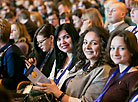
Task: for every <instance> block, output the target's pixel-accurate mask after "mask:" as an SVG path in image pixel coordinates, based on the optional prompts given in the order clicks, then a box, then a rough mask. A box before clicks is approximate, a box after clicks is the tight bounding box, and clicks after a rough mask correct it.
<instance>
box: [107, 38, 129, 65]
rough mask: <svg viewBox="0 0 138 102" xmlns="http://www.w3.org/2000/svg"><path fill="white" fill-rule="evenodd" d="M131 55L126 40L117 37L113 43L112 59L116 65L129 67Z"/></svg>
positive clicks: (111, 48) (111, 49)
mask: <svg viewBox="0 0 138 102" xmlns="http://www.w3.org/2000/svg"><path fill="white" fill-rule="evenodd" d="M131 55H132V54H131V53H130V52H129V51H128V49H127V46H126V44H125V42H124V38H123V37H120V36H116V37H114V38H113V39H112V41H111V46H110V57H111V59H112V60H113V62H114V63H115V64H124V65H129V62H130V58H131Z"/></svg>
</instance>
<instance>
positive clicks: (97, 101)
mask: <svg viewBox="0 0 138 102" xmlns="http://www.w3.org/2000/svg"><path fill="white" fill-rule="evenodd" d="M130 68H131V66H128V67H127V68H126V69H125V70H124V71H123V72H122V73H120V75H119V76H118V77H117V78H116V79H115V80H114V81H113V82H112V83H111V84H110V85H109V86H108V87H107V88H106V86H107V84H108V83H109V82H110V81H111V79H112V78H113V77H115V76H116V74H117V73H118V72H119V67H118V68H117V69H116V70H115V71H114V72H113V74H112V75H111V76H110V77H109V79H108V81H107V82H106V84H105V86H104V88H103V90H102V92H101V93H100V95H99V96H98V97H97V98H96V100H94V101H93V102H100V101H101V98H102V96H103V95H104V94H105V93H106V92H107V90H108V89H109V88H110V87H111V86H112V85H113V84H115V83H116V82H117V81H118V80H119V79H120V78H121V77H122V76H123V75H124V74H125V73H126V72H127V71H128V70H129V69H130Z"/></svg>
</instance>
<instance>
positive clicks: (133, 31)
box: [131, 26, 138, 34]
mask: <svg viewBox="0 0 138 102" xmlns="http://www.w3.org/2000/svg"><path fill="white" fill-rule="evenodd" d="M136 29H137V26H136V27H135V28H134V29H133V30H132V31H131V32H132V33H134V34H136V33H137V32H138V30H137V31H135V30H136Z"/></svg>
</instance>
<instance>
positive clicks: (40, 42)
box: [37, 38, 48, 45]
mask: <svg viewBox="0 0 138 102" xmlns="http://www.w3.org/2000/svg"><path fill="white" fill-rule="evenodd" d="M47 39H48V38H45V39H43V40H42V41H39V42H37V45H40V44H42V43H43V42H44V41H45V40H47Z"/></svg>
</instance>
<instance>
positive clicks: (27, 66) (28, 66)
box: [25, 60, 31, 69]
mask: <svg viewBox="0 0 138 102" xmlns="http://www.w3.org/2000/svg"><path fill="white" fill-rule="evenodd" d="M25 66H26V68H27V69H29V68H30V66H31V63H30V62H28V61H27V60H25Z"/></svg>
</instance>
